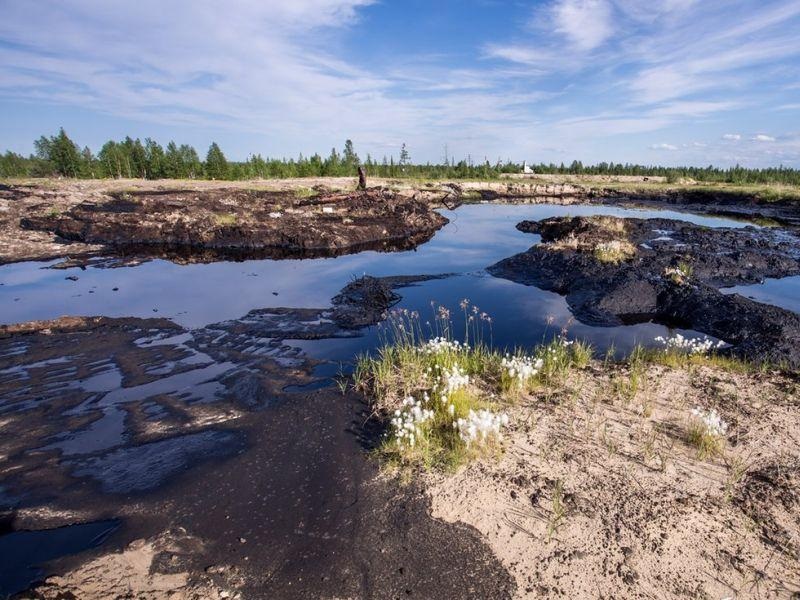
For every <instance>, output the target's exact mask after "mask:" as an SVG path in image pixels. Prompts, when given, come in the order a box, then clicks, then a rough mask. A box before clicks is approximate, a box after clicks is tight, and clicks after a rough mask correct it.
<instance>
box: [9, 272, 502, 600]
mask: <svg viewBox="0 0 800 600" xmlns="http://www.w3.org/2000/svg"><path fill="white" fill-rule="evenodd" d="M420 279H424V278H417V277H397V278H388V279H385V280H382V279H374V278H366V279H362V280H357V281H354V282H352V283H351V284H350V285H348V286H347V287H346V288H345V289H344V290H342V293H341V294H340V295H338V296H337V297H336V298H335V299H334V300H333V303H332V307H330V308H326V309H311V310H307V311H305V312H303V311H296V310H293V309H283V310H281V309H275V310H272V311H269V314H268V313H267V312H263V313H259V312H253V313H250V314H249V315H247V316H245V317H243V318H242V319H238V320H233V321H226V322H223V323H217V324H214V325H210V326H207V327H204V328H201V329H196V330H191V331H187V330H184V329H183V328H181V327H178V326H176V325H175V324H174V323H172V322H170V321H168V320H164V319H134V318H125V319H112V318H82V317H71V318H64V319H58V320H53V321H40V322H31V323H26V324H20V325H15V326H9V327H5V328H3V329H2V331H0V361H2V363H1V365H2V366H0V432H2V433H3V435H2V436H0V455H2V456H3V457H4V461H3V462H2V465H1V466H0V506H2V509H3V513H4V514H3V515H2V523H3V524H4V528H7V529H10V530H20V529H26V528H35V529H45V528H52V527H58V526H61V525H67V524H71V523H76V522H77V523H89V522H94V521H99V520H103V519H120V522H121V525H120V526H119V529H118V530H116V531H114V532H113V533H111V534H110V535H109V537H108V542H107V544H106V545H104V546H103V547H102V548H101V549H95V550H92V551H89V552H88V553H83V554H81V555H79V556H73V557H66V558H62V559H59V560H57V561H56V562H50V563H48V564H47V567H46V570H45V571H43V572H42V573H40V576H44V575H46V574H50V573H61V574H62V575H60V576H57V577H53V578H50V579H48V580H47V582H46V583H45V584H43V585H41V586H39V587H38V589H37V591H36V594H38V595H39V597H43V598H61V597H65V596H70V597H72V596H75V597H80V598H104V597H108V596H109V595H131V596H135V597H137V598H152V599H160V598H163V597H164V595H165V594H166V593H167V591H169V593H170V594H172V595H171V596H170V597H175V598H187V599H188V598H197V599H199V598H203V599H206V598H215V599H216V598H225V597H228V598H231V597H237V595H238V594H241V596H239V597H287V598H288V597H296V598H319V597H373V598H396V597H401V596H406V595H409V594H413V595H428V594H433V595H436V596H437V597H447V598H470V597H475V595H478V596H480V597H485V598H508V597H510V596H511V593H512V591H513V588H514V585H513V582H512V581H511V578H510V576H509V575H508V574H507V572H506V571H505V570H504V569H503V568H502V567H501V566H500V565H499V563H498V561H497V560H496V559H495V558H494V557H493V556H492V555H491V553H490V552H489V550H488V548H487V547H486V546H485V544H484V543H483V542H482V541H481V540H480V538H479V536H478V535H477V533H476V532H475V531H474V530H473V529H471V528H469V527H465V526H462V525H452V524H446V523H442V522H441V521H437V520H434V519H431V518H430V516H429V502H428V500H427V499H426V497H425V496H424V495H422V494H421V493H420V492H419V490H418V488H416V487H414V486H412V487H401V486H397V485H395V484H394V483H392V482H388V481H384V480H381V479H380V478H378V467H377V465H376V464H375V463H374V462H371V461H369V460H368V459H367V454H366V453H365V451H364V450H365V448H368V447H369V445H370V444H371V443H372V439H373V438H372V433H371V432H370V431H369V429H368V428H366V429H365V427H364V424H365V423H367V422H368V421H369V411H368V409H367V407H366V406H365V405H364V404H363V402H362V400H361V399H360V398H359V397H358V396H356V395H355V394H347V395H345V396H342V395H341V394H340V393H339V392H338V391H333V390H331V389H330V388H328V389H320V390H317V391H314V392H312V393H308V394H305V393H304V394H291V393H286V392H285V391H284V390H285V389H286V388H287V387H288V386H289V385H290V384H294V385H298V384H306V383H309V382H310V381H312V380H313V377H314V376H313V374H312V367H313V365H314V361H312V360H310V359H308V358H307V357H306V356H304V355H303V354H302V353H301V352H300V351H299V350H298V349H297V348H295V347H292V346H291V345H290V344H288V343H286V342H285V341H284V340H285V339H293V338H305V337H310V338H317V337H331V336H339V335H348V336H350V335H358V331H357V328H358V327H361V326H363V325H365V324H369V323H372V322H374V321H375V320H376V319H379V318H380V315H381V314H382V313H383V311H385V310H386V309H387V308H388V307H389V306H391V305H392V304H393V303H394V302H396V301H397V299H398V296H397V295H396V294H395V293H394V292H393V291H392V290H393V288H395V287H398V286H404V285H410V284H412V283H413V282H415V281H418V280H420ZM387 507H388V508H387ZM53 531H54V532H56V533H54V536H60V535H61V534H60V533H58V532H59V531H62V530H56V529H54V530H53ZM48 535H49V534H48V533H46V532H43V533H42V537H43V539H44V538H47V536H48ZM132 540H133V541H132ZM52 542H53V541H52V540H51V541H50V543H51V545H52ZM36 556H40V555H37V554H35V553H34V554H33V555H32V556H31V560H34V561H36V558H35V557H36ZM48 556H50V555H48ZM52 556H58V553H55V554H53V555H52ZM42 560H44V559H42ZM25 566H26V567H31V566H36V565H35V564H34V565H30V564H27V563H26V565H25ZM32 573H33V577H32V579H35V578H36V569H35V568H34V569H33V571H32ZM29 581H30V580H29Z"/></svg>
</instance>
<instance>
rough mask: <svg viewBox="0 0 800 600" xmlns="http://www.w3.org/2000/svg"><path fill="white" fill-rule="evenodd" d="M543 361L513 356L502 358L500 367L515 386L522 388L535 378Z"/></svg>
mask: <svg viewBox="0 0 800 600" xmlns="http://www.w3.org/2000/svg"><path fill="white" fill-rule="evenodd" d="M543 364H544V361H543V360H542V359H541V358H539V359H534V358H533V357H530V356H514V357H509V356H508V355H507V356H506V358H503V359H502V360H501V361H500V366H501V367H503V368H504V369H505V370H506V374H507V375H508V377H509V378H510V379H511V380H512V381H513V382H514V384H515V385H518V386H520V387H522V386H523V385H524V384H525V383H527V382H528V380H530V379H531V378H532V377H534V376H536V374H537V373H538V372H539V370H540V369H541V368H542V365H543Z"/></svg>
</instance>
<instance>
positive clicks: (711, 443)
mask: <svg viewBox="0 0 800 600" xmlns="http://www.w3.org/2000/svg"><path fill="white" fill-rule="evenodd" d="M687 440H688V442H689V444H690V445H691V446H694V447H695V448H696V449H697V457H698V458H699V459H701V460H704V459H706V458H713V457H715V456H719V455H721V454H722V451H723V450H724V449H725V437H724V436H721V435H717V434H716V433H714V432H712V431H710V430H709V428H708V427H707V426H706V425H705V424H704V423H703V422H702V421H700V420H698V419H692V420H691V422H690V423H689V426H688V428H687Z"/></svg>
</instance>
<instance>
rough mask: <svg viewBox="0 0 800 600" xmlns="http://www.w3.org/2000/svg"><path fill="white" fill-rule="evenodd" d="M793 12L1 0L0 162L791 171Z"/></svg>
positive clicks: (644, 4) (572, 4)
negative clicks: (319, 159) (297, 159)
mask: <svg viewBox="0 0 800 600" xmlns="http://www.w3.org/2000/svg"><path fill="white" fill-rule="evenodd" d="M798 32H800V0H725V1H720V0H547V1H528V2H524V1H508V2H501V1H498V0H425V1H423V0H403V1H400V0H291V1H288V0H228V1H226V2H224V3H223V2H219V1H217V0H169V1H164V0H137V1H136V2H129V1H128V2H119V1H116V0H36V1H32V0H0V151H3V150H6V149H8V150H12V151H15V152H20V153H23V154H28V153H30V152H32V151H33V140H34V139H36V138H38V137H39V136H40V135H42V134H48V135H52V134H54V133H56V132H57V131H58V128H59V127H61V126H63V127H64V128H65V129H66V131H67V133H68V134H69V135H70V137H72V138H73V139H74V140H75V141H76V142H77V143H78V144H79V145H81V146H85V145H88V146H89V147H90V148H92V149H93V150H95V151H97V150H99V148H100V146H102V144H103V143H104V142H105V141H106V140H108V139H111V138H113V139H121V138H124V136H126V135H131V136H132V137H141V138H145V137H151V138H153V139H155V140H157V141H159V142H161V143H162V144H166V143H167V142H168V141H170V140H173V139H174V140H175V141H177V142H178V143H189V144H192V145H194V146H195V147H196V148H197V149H198V151H200V153H201V155H203V154H204V153H205V150H206V148H207V147H208V145H209V144H210V143H211V142H212V141H216V142H217V143H219V144H220V146H221V147H222V149H223V151H224V152H225V153H226V155H227V156H228V158H229V159H233V160H244V159H247V157H248V156H250V155H251V154H256V153H260V154H262V155H263V156H265V157H266V156H270V157H292V156H297V155H298V154H300V153H303V154H304V155H309V154H313V153H314V152H318V153H320V154H322V155H327V154H328V153H329V152H330V149H331V148H332V147H336V148H338V149H340V150H341V148H342V147H343V145H344V141H345V140H346V139H348V138H349V139H352V140H353V142H354V144H355V149H356V151H357V152H358V153H359V155H360V156H361V157H362V158H364V157H365V156H366V155H367V154H368V153H369V154H371V155H372V157H374V158H377V159H379V160H380V159H382V157H383V156H385V155H393V156H395V157H397V155H398V154H399V151H400V146H401V145H402V144H403V143H405V144H407V146H408V149H409V152H410V154H411V158H412V160H413V161H414V162H428V161H430V162H440V161H442V160H443V158H444V155H445V151H446V152H447V154H448V155H449V156H451V157H455V158H456V159H461V158H466V157H468V156H469V157H471V158H472V160H473V161H475V162H478V161H483V160H485V159H486V160H489V161H491V162H495V161H497V160H498V159H499V160H507V159H511V160H514V161H518V162H521V161H523V160H527V161H528V162H531V163H537V162H555V163H560V162H566V163H569V162H571V161H572V160H581V161H583V162H584V163H586V164H588V163H596V162H599V161H614V162H636V163H640V164H662V165H680V164H686V165H701V166H702V165H708V164H715V165H718V166H723V167H725V166H729V165H733V164H736V163H739V164H742V165H745V166H753V167H764V166H777V165H780V164H783V165H785V166H792V167H800V33H798Z"/></svg>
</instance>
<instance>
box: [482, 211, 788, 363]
mask: <svg viewBox="0 0 800 600" xmlns="http://www.w3.org/2000/svg"><path fill="white" fill-rule="evenodd" d="M517 228H518V229H520V230H522V231H526V232H531V233H538V234H540V235H541V239H542V243H541V244H537V245H535V246H533V247H532V248H530V249H529V250H528V251H527V252H523V253H521V254H518V255H516V256H512V257H510V258H507V259H505V260H502V261H500V262H499V263H497V264H495V265H493V266H491V267H490V268H489V272H490V273H492V274H493V275H495V276H497V277H503V278H506V279H509V280H512V281H515V282H518V283H523V284H526V285H536V286H538V287H540V288H544V289H547V290H552V291H555V292H558V293H560V294H564V295H566V298H567V302H568V303H569V305H570V308H571V309H572V311H573V313H574V314H575V316H576V317H577V318H578V319H580V320H581V321H583V322H584V323H591V324H596V325H617V324H623V323H625V324H629V323H638V322H646V321H656V322H660V323H664V324H666V325H670V326H674V327H683V328H688V329H694V330H698V331H701V332H704V333H707V334H708V335H712V336H715V337H716V338H718V339H720V340H723V341H724V342H725V343H727V344H730V345H731V346H732V351H733V352H735V353H736V354H738V355H740V356H741V357H744V358H748V359H753V360H759V361H762V360H767V361H772V362H775V363H782V364H787V365H790V366H792V367H797V366H798V365H800V316H798V315H797V314H795V313H793V312H791V311H788V310H785V309H782V308H779V307H775V306H771V305H767V304H762V303H759V302H754V301H752V300H750V299H748V298H744V297H742V296H740V295H737V294H723V293H722V292H720V291H719V288H721V287H727V286H734V285H739V284H744V283H758V282H760V281H762V280H763V279H764V278H766V277H776V278H777V277H786V276H789V275H796V274H798V273H800V239H798V238H797V237H796V236H795V235H793V234H791V233H788V232H787V231H782V230H774V231H773V230H771V229H769V228H763V229H755V228H753V227H746V228H743V229H724V228H722V229H708V228H705V227H701V226H697V225H692V224H690V223H686V222H684V221H675V220H666V219H619V218H614V217H575V218H569V217H559V218H553V219H547V220H544V221H540V222H531V221H523V222H522V223H520V224H519V225H518V226H517Z"/></svg>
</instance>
